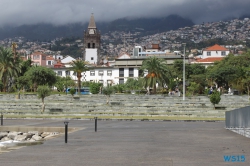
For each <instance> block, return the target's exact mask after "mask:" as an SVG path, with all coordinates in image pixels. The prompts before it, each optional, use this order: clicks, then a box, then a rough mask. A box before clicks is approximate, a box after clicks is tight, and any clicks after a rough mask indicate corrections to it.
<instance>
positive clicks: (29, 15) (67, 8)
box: [0, 0, 250, 26]
mask: <svg viewBox="0 0 250 166" xmlns="http://www.w3.org/2000/svg"><path fill="white" fill-rule="evenodd" d="M249 7H250V0H0V26H5V25H15V26H20V25H24V24H26V25H30V24H37V23H52V24H53V25H64V24H69V23H79V22H80V23H86V22H88V21H89V18H90V16H91V13H94V17H95V21H96V22H103V21H112V20H115V19H118V18H124V17H127V18H131V19H132V18H141V17H151V18H152V17H165V16H168V15H170V14H177V15H180V16H182V17H184V18H189V19H191V20H192V21H193V22H194V23H196V24H200V23H202V22H211V21H213V22H215V21H221V20H225V19H229V18H238V17H239V16H241V15H243V14H250V10H249Z"/></svg>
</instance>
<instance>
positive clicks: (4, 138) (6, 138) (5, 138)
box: [1, 137, 12, 141]
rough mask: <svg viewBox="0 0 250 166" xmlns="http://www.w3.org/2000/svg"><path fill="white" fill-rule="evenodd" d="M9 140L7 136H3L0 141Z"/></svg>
mask: <svg viewBox="0 0 250 166" xmlns="http://www.w3.org/2000/svg"><path fill="white" fill-rule="evenodd" d="M9 140H12V139H10V138H9V137H3V138H2V139H1V141H9Z"/></svg>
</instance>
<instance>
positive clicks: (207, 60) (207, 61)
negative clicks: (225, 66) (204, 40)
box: [195, 57, 224, 63]
mask: <svg viewBox="0 0 250 166" xmlns="http://www.w3.org/2000/svg"><path fill="white" fill-rule="evenodd" d="M223 58H224V57H209V58H205V59H197V60H196V61H195V62H198V63H213V62H215V61H221V60H222V59H223Z"/></svg>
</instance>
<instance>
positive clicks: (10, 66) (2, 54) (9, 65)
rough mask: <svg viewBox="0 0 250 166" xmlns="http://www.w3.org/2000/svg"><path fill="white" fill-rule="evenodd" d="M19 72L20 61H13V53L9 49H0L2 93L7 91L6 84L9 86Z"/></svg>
mask: <svg viewBox="0 0 250 166" xmlns="http://www.w3.org/2000/svg"><path fill="white" fill-rule="evenodd" d="M20 72H21V63H20V59H19V58H18V59H15V60H14V56H13V52H12V50H11V49H10V48H4V47H0V79H1V80H2V83H3V91H4V92H6V91H7V88H8V84H9V85H10V83H12V81H13V79H14V78H16V77H17V76H18V75H19V73H20ZM10 81H11V82H10Z"/></svg>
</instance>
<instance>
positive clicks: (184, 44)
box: [182, 43, 186, 100]
mask: <svg viewBox="0 0 250 166" xmlns="http://www.w3.org/2000/svg"><path fill="white" fill-rule="evenodd" d="M182 45H183V46H184V53H183V100H185V84H186V83H185V56H186V55H185V54H186V53H185V52H186V51H185V47H186V43H182Z"/></svg>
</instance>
